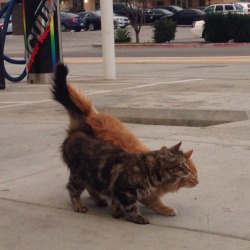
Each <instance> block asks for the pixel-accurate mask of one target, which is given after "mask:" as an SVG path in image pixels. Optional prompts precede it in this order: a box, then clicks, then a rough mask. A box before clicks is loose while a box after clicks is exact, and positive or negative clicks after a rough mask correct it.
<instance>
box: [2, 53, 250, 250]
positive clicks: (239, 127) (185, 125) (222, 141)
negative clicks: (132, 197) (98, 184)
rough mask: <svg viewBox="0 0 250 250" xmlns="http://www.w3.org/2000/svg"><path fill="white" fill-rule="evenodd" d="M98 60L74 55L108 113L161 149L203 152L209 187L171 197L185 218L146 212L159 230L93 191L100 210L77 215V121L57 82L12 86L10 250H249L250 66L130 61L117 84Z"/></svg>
mask: <svg viewBox="0 0 250 250" xmlns="http://www.w3.org/2000/svg"><path fill="white" fill-rule="evenodd" d="M13 49H14V48H13ZM94 59H95V58H93V61H91V60H86V59H85V58H68V57H66V58H64V60H65V63H67V65H68V66H69V70H70V73H69V77H68V79H69V81H70V82H72V83H74V84H76V85H77V86H78V87H79V89H80V90H82V91H84V92H85V93H86V94H87V96H88V98H89V99H90V100H91V101H92V103H93V104H94V105H95V106H96V107H97V108H98V109H102V110H106V111H108V112H110V113H112V114H114V115H116V116H118V117H120V118H121V119H122V120H123V121H126V122H131V123H127V124H126V125H127V126H128V127H129V128H130V129H131V130H132V131H133V132H134V133H135V134H136V135H137V136H138V137H139V138H140V139H141V140H142V142H143V143H145V144H146V145H147V146H148V147H149V148H151V149H152V150H154V149H159V148H160V147H162V146H163V145H166V146H171V145H174V144H176V143H177V142H179V141H182V148H183V150H189V149H193V150H194V154H193V156H192V159H193V161H194V162H195V164H196V165H197V170H198V176H199V181H200V183H199V185H198V186H197V187H195V188H190V189H187V188H183V189H181V190H179V191H178V192H177V193H173V194H167V195H165V196H163V197H162V200H163V201H164V203H166V204H168V205H169V206H171V207H174V208H175V209H176V210H177V211H178V214H177V215H176V216H175V217H164V216H161V215H158V214H155V213H153V212H152V211H151V210H148V209H146V208H145V207H143V206H141V205H140V209H141V211H142V213H143V215H144V216H145V217H147V218H148V219H149V221H150V224H149V225H135V224H133V223H131V222H128V221H126V220H125V219H114V218H112V216H111V210H110V206H108V207H107V208H98V207H96V206H95V205H94V203H93V202H92V200H90V199H89V197H88V195H87V194H86V193H84V194H83V199H84V200H85V203H86V204H87V206H88V208H89V211H88V213H87V214H79V213H75V212H74V211H73V210H72V206H71V202H70V199H69V195H68V192H67V190H66V187H65V186H66V183H67V179H68V176H69V172H68V170H67V168H66V166H65V165H64V164H63V163H62V160H61V158H60V153H59V147H60V144H61V143H62V141H63V140H64V137H65V129H66V128H67V125H68V116H67V113H66V112H65V110H64V109H63V108H62V107H61V106H60V105H59V104H57V103H55V102H54V101H53V100H52V99H51V93H50V86H49V85H48V84H27V82H26V79H25V80H23V81H22V82H20V83H17V84H13V83H10V82H8V81H7V83H6V89H5V90H0V144H1V151H0V215H1V218H0V249H1V250H14V249H16V250H29V249H32V250H43V249H46V250H47V249H53V250H57V249H58V250H59V249H60V250H63V249H65V250H66V249H88V250H89V249H91V250H97V249H107V250H114V249H129V248H130V249H136V250H140V249H143V250H145V249H174V250H183V249H187V250H194V249H195V250H208V249H209V250H211V249H213V250H225V249H227V250H249V249H250V217H249V214H250V196H249V189H250V168H249V151H250V133H249V131H250V120H249V116H250V109H249V107H250V91H249V90H250V87H249V63H250V60H249V57H229V58H221V57H218V58H214V57H213V58H207V57H205V58H204V57H203V58H194V59H193V61H190V60H189V59H186V61H185V60H184V59H183V58H167V57H166V58H163V59H161V60H159V59H157V58H155V60H153V58H148V59H147V58H144V60H143V61H136V60H135V59H136V58H131V59H130V60H125V59H123V58H119V61H118V62H117V79H116V80H104V79H103V74H102V73H103V72H102V70H103V68H102V64H101V62H100V61H98V60H97V59H96V60H97V61H95V60H94ZM156 59H157V60H158V61H157V60H156ZM11 69H12V68H11ZM14 71H15V70H14ZM197 71H198V72H199V73H198V74H197ZM242 72H244V73H242Z"/></svg>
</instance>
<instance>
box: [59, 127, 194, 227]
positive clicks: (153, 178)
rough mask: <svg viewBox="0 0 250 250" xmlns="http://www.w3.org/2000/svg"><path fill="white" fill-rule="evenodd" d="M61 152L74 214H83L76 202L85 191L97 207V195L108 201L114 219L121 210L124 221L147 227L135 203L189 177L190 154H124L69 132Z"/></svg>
mask: <svg viewBox="0 0 250 250" xmlns="http://www.w3.org/2000/svg"><path fill="white" fill-rule="evenodd" d="M61 151H62V157H63V160H64V162H65V163H66V164H67V166H68V168H69V169H70V178H69V182H68V185H67V188H68V190H69V194H70V198H71V201H72V203H73V206H74V209H75V211H77V212H83V213H85V212H87V208H86V206H85V205H84V204H83V202H82V200H81V198H80V195H81V193H82V191H84V190H85V188H86V189H87V190H88V191H89V193H90V194H91V196H92V197H93V198H94V199H95V201H96V202H97V204H98V205H100V206H104V205H106V204H107V202H106V201H105V200H104V199H103V198H102V197H101V195H106V196H110V197H111V198H112V200H113V207H115V210H113V211H112V212H113V216H114V217H117V218H118V217H120V216H121V215H122V212H123V210H122V208H123V209H124V211H125V212H126V214H127V217H128V219H129V220H130V221H132V222H134V223H137V224H148V223H149V222H148V220H147V219H146V218H144V217H143V216H142V215H141V213H140V210H139V208H138V207H137V205H136V201H137V200H138V201H142V200H144V199H146V198H147V197H148V196H150V194H151V193H152V192H154V190H155V189H156V188H157V187H158V186H159V185H161V183H167V184H168V185H171V184H172V183H175V182H176V181H179V179H182V178H185V177H186V176H188V175H189V170H188V167H187V165H188V163H187V158H188V157H190V154H184V153H182V152H181V151H179V150H177V151H176V150H173V149H167V148H166V147H162V148H161V149H160V150H158V151H149V152H147V153H128V152H125V151H124V150H122V149H121V148H119V147H116V146H113V145H111V144H110V143H107V142H104V141H102V140H99V139H95V138H94V137H93V136H88V135H86V134H85V133H83V132H81V131H76V130H71V129H69V130H68V136H67V137H66V139H65V141H64V143H63V145H62V147H61Z"/></svg>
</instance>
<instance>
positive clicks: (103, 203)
mask: <svg viewBox="0 0 250 250" xmlns="http://www.w3.org/2000/svg"><path fill="white" fill-rule="evenodd" d="M86 189H87V191H88V193H89V195H90V196H91V198H92V199H93V200H94V201H95V203H96V204H97V206H99V207H107V206H108V202H107V201H106V200H105V199H103V198H102V197H101V195H100V194H99V193H98V192H97V191H96V190H95V189H93V188H91V187H86Z"/></svg>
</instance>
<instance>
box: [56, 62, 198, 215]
mask: <svg viewBox="0 0 250 250" xmlns="http://www.w3.org/2000/svg"><path fill="white" fill-rule="evenodd" d="M65 69H66V70H67V68H66V67H65V66H64V65H59V66H58V67H57V70H56V75H55V76H56V77H57V75H60V77H61V79H58V80H59V82H60V84H62V85H65V91H68V96H69V97H70V99H71V101H72V102H73V103H74V104H75V105H76V106H77V107H78V109H79V110H80V111H81V114H79V115H78V116H77V119H78V122H80V123H86V124H87V125H88V126H89V127H90V128H91V131H92V133H93V135H94V136H95V137H96V138H99V139H102V140H104V141H107V142H110V143H111V144H113V145H116V146H118V147H121V148H122V149H124V150H125V151H127V152H148V151H149V149H148V148H147V147H146V146H145V145H143V144H142V143H141V142H140V141H139V140H138V138H137V137H136V136H135V135H134V134H133V133H132V132H131V131H130V130H129V129H128V128H126V127H125V126H124V124H122V123H121V121H120V120H119V119H117V118H116V117H113V116H111V115H109V114H107V113H104V112H98V111H97V110H96V109H95V108H94V107H93V106H92V104H91V102H90V101H89V100H88V99H87V98H86V96H85V95H84V94H83V93H82V92H80V91H79V90H78V89H77V88H76V87H75V86H74V85H72V84H70V83H66V75H67V73H65ZM60 77H58V78H60ZM75 122H76V119H75V117H73V118H72V119H71V127H73V126H74V123H75ZM85 132H86V131H85ZM179 147H180V144H178V145H176V149H177V148H179ZM188 167H189V171H190V175H189V176H188V177H187V178H185V179H181V180H180V181H178V182H175V183H171V185H169V183H162V185H160V186H158V187H157V189H156V190H155V191H154V192H152V193H151V195H150V196H148V197H147V198H145V199H143V200H141V201H140V202H141V203H143V204H144V205H145V206H147V207H149V208H151V209H152V210H153V211H155V212H157V213H159V214H162V215H166V216H173V215H176V211H175V210H174V209H172V208H170V207H168V206H166V205H165V204H163V203H162V201H161V199H160V198H161V196H163V195H165V194H166V193H168V192H175V191H178V190H179V189H180V188H181V187H194V186H196V185H197V184H198V183H199V182H198V178H197V170H196V166H195V164H194V163H193V161H192V160H191V159H190V158H188ZM113 205H114V206H113V211H116V210H118V209H119V208H116V206H115V202H114V204H113Z"/></svg>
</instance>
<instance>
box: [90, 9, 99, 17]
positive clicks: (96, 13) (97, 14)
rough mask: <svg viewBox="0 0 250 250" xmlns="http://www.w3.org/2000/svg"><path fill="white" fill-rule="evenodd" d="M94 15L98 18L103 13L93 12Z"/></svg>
mask: <svg viewBox="0 0 250 250" xmlns="http://www.w3.org/2000/svg"><path fill="white" fill-rule="evenodd" d="M92 13H93V14H94V15H96V16H101V11H99V10H98V11H95V12H92Z"/></svg>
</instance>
